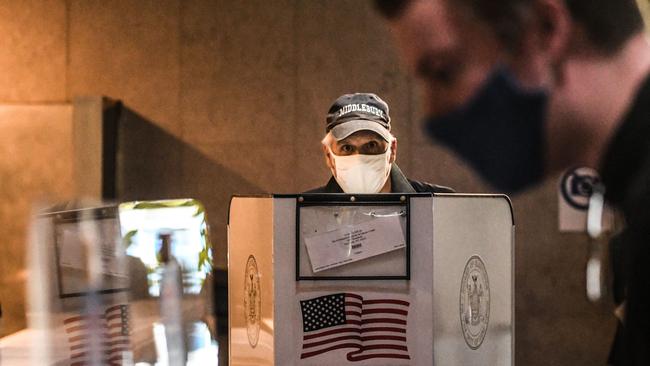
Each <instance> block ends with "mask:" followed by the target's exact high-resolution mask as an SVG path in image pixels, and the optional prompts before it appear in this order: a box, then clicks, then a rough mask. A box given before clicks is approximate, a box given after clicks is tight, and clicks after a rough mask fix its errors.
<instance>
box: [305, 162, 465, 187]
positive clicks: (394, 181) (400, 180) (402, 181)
mask: <svg viewBox="0 0 650 366" xmlns="http://www.w3.org/2000/svg"><path fill="white" fill-rule="evenodd" d="M390 186H391V193H416V192H430V193H454V190H453V189H451V188H449V187H445V186H439V185H435V184H431V183H426V182H419V181H417V180H411V179H408V178H406V176H405V175H404V173H402V171H401V170H400V168H399V167H398V166H397V164H393V165H392V166H391V168H390ZM305 193H344V192H343V189H341V186H339V184H338V183H337V182H336V179H334V177H331V178H330V180H329V182H327V184H326V185H324V186H322V187H318V188H316V189H312V190H309V191H307V192H305Z"/></svg>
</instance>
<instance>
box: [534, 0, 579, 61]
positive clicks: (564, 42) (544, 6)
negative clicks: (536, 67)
mask: <svg viewBox="0 0 650 366" xmlns="http://www.w3.org/2000/svg"><path fill="white" fill-rule="evenodd" d="M535 10H536V12H537V14H538V17H537V18H538V19H539V23H538V25H539V31H540V39H539V40H540V41H541V45H542V47H544V48H545V49H544V51H546V52H547V53H548V55H549V57H550V58H551V60H550V61H551V62H552V63H556V62H558V61H561V60H562V59H563V58H564V57H565V56H566V52H567V49H568V48H569V46H570V42H571V35H572V34H571V33H572V28H573V27H572V25H573V21H572V19H571V14H570V13H569V9H568V8H567V6H566V2H565V1H564V0H538V1H537V6H536V9H535Z"/></svg>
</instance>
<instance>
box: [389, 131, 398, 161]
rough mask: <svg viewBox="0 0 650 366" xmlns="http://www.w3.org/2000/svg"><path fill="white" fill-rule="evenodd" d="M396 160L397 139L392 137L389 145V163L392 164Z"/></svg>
mask: <svg viewBox="0 0 650 366" xmlns="http://www.w3.org/2000/svg"><path fill="white" fill-rule="evenodd" d="M396 159H397V138H396V137H394V138H393V141H392V142H391V144H390V163H391V164H392V163H394V162H395V160H396Z"/></svg>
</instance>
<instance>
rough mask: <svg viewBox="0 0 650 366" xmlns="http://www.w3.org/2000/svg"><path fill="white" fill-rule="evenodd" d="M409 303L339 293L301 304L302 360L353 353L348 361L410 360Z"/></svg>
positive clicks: (347, 355) (301, 302)
mask: <svg viewBox="0 0 650 366" xmlns="http://www.w3.org/2000/svg"><path fill="white" fill-rule="evenodd" d="M408 309H409V302H408V301H404V300H399V299H392V298H380V299H364V298H363V297H362V296H360V295H358V294H352V293H339V294H332V295H326V296H320V297H316V298H313V299H308V300H303V301H300V310H301V312H302V326H303V342H302V352H301V354H300V358H301V359H305V358H309V357H314V356H318V355H321V354H323V353H326V352H331V351H335V350H341V349H350V350H348V351H347V354H346V357H347V359H348V361H351V362H355V361H363V360H368V359H377V358H382V359H403V360H410V359H411V358H410V357H409V353H408V347H407V343H406V329H407V324H406V320H407V317H408Z"/></svg>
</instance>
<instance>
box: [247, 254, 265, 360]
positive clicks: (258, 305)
mask: <svg viewBox="0 0 650 366" xmlns="http://www.w3.org/2000/svg"><path fill="white" fill-rule="evenodd" d="M245 277H246V278H245V279H244V316H246V332H247V334H248V343H249V344H250V345H251V347H253V348H255V346H257V341H258V340H259V337H260V321H261V319H262V314H261V312H262V299H261V291H260V273H259V271H258V269H257V261H255V257H253V256H252V255H250V256H248V261H247V262H246V274H245Z"/></svg>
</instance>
